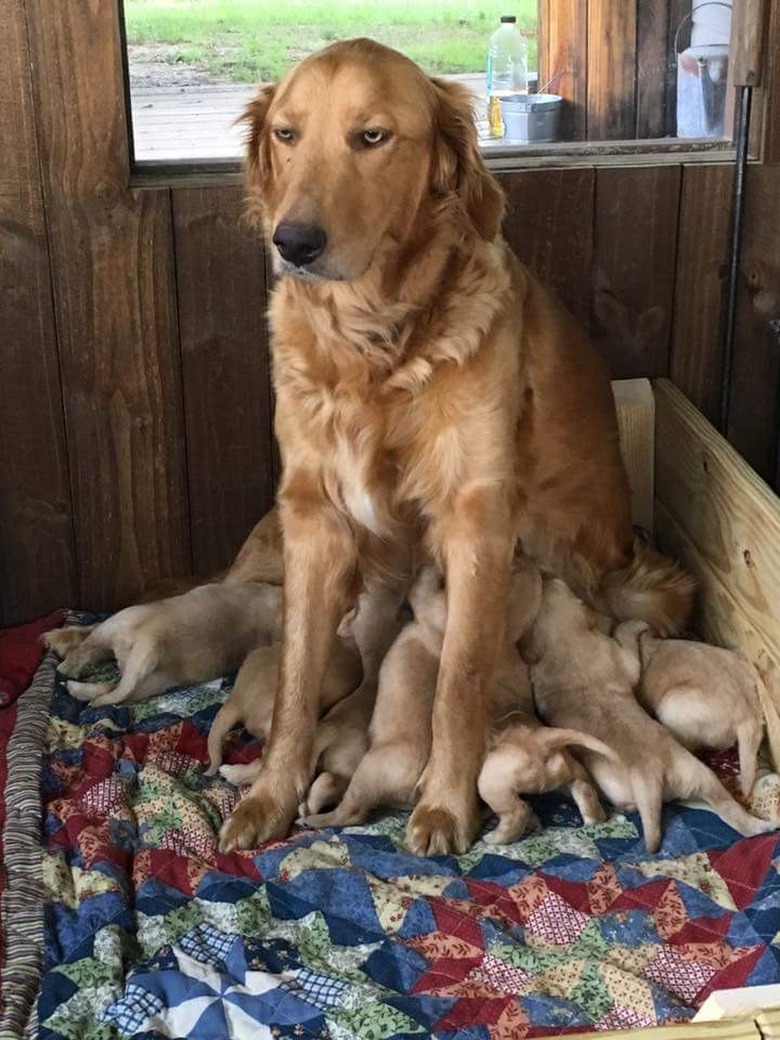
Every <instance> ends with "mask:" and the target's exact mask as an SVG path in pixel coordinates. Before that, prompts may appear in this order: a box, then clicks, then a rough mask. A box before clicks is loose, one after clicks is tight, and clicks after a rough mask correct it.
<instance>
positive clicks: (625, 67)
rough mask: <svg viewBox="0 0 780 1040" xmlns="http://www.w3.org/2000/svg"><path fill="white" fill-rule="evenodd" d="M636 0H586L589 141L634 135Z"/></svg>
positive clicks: (617, 138)
mask: <svg viewBox="0 0 780 1040" xmlns="http://www.w3.org/2000/svg"><path fill="white" fill-rule="evenodd" d="M636 42H637V4H636V0H588V140H590V141H613V140H621V139H625V138H632V137H634V136H635V134H636Z"/></svg>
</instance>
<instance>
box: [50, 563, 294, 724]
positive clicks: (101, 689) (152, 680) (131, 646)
mask: <svg viewBox="0 0 780 1040" xmlns="http://www.w3.org/2000/svg"><path fill="white" fill-rule="evenodd" d="M281 627H282V590H281V589H280V588H278V587H275V586H272V585H266V584H262V583H260V582H256V583H255V582H252V583H247V584H240V585H239V584H236V585H231V586H227V585H223V584H212V585H200V586H198V587H197V588H194V589H191V590H190V591H189V592H186V593H184V594H183V595H181V596H173V597H171V598H169V599H163V600H159V601H157V602H156V603H145V604H141V605H137V606H133V607H127V608H126V609H125V610H120V611H119V613H117V614H114V615H113V616H112V617H110V618H108V619H107V620H106V621H103V622H101V623H100V624H99V625H91V626H88V627H85V628H60V629H53V630H52V631H51V632H47V633H45V634H44V636H43V642H44V643H45V645H46V646H47V647H49V648H50V649H52V650H54V651H56V652H57V653H59V654H61V655H62V656H63V657H64V659H63V660H62V661H61V662H60V664H59V665H58V666H57V671H58V672H59V673H60V674H61V675H67V676H70V677H71V681H70V682H68V684H67V685H68V690H69V691H70V693H71V694H72V696H73V697H75V698H76V699H77V700H81V701H90V702H91V703H92V704H93V706H95V707H101V706H105V705H110V704H121V703H122V702H123V701H142V700H146V699H147V698H149V697H154V696H156V695H157V694H159V693H162V692H163V691H164V690H167V689H169V688H170V687H171V686H184V685H190V684H193V683H201V682H208V681H210V680H211V679H217V678H219V677H220V676H221V675H225V673H226V672H231V671H234V670H235V669H236V668H238V667H239V665H240V664H241V662H242V661H243V660H244V658H245V657H246V655H247V654H248V653H249V651H250V650H252V649H253V648H254V647H256V646H259V645H261V644H263V643H272V642H277V641H278V640H279V639H281V635H282V632H281ZM112 657H113V658H116V662H117V665H118V666H119V672H120V675H121V678H120V680H119V682H118V683H114V682H80V681H78V680H80V678H81V676H83V675H84V674H85V672H87V671H89V669H90V668H92V667H93V666H94V665H96V664H99V663H101V662H103V661H108V660H110V659H111V658H112Z"/></svg>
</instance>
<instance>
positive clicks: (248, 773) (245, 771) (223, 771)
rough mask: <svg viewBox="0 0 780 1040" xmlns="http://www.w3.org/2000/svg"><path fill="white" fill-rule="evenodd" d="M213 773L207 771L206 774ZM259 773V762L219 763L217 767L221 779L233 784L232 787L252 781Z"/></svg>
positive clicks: (211, 774) (212, 774)
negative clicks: (229, 764)
mask: <svg viewBox="0 0 780 1040" xmlns="http://www.w3.org/2000/svg"><path fill="white" fill-rule="evenodd" d="M215 773H216V769H215V770H214V773H208V774H206V775H207V776H208V775H210V776H214V774H215ZM259 774H260V763H259V762H247V763H245V764H239V765H235V766H228V765H221V766H220V767H219V775H220V776H221V777H222V778H223V780H227V782H228V783H229V784H233V786H234V787H240V786H241V785H242V784H251V783H253V782H254V781H255V780H256V779H257V777H258V776H259Z"/></svg>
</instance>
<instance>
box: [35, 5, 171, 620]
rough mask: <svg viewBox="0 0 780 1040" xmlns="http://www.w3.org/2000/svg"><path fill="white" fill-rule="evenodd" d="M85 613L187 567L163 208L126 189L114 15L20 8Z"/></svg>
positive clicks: (167, 217) (166, 200)
mask: <svg viewBox="0 0 780 1040" xmlns="http://www.w3.org/2000/svg"><path fill="white" fill-rule="evenodd" d="M27 10H28V23H29V31H30V39H31V46H32V52H33V61H34V63H35V65H36V67H37V70H38V75H37V78H36V90H37V108H38V114H39V119H38V122H39V134H40V146H41V162H42V169H43V185H44V192H45V196H46V203H47V210H48V213H49V215H50V216H49V232H50V242H51V259H52V271H53V277H54V301H55V308H56V316H57V327H58V332H59V340H60V353H61V358H62V373H63V391H64V399H65V418H66V430H67V438H68V452H69V461H70V472H71V479H72V487H73V498H74V513H75V526H76V542H77V547H78V557H79V573H80V580H81V598H82V606H84V607H88V608H96V609H110V608H114V607H116V606H119V605H121V604H124V603H126V602H128V601H130V600H132V599H133V598H135V597H136V596H137V595H138V593H139V592H140V590H141V589H142V588H143V587H144V586H145V585H146V584H148V583H150V582H152V581H155V580H157V579H159V578H162V577H167V576H169V575H172V574H180V573H186V572H188V571H189V570H191V555H190V538H189V517H188V509H187V487H186V472H185V449H184V422H183V416H182V399H181V371H180V364H179V348H178V329H177V322H176V300H175V287H174V278H173V250H172V233H171V212H170V196H169V192H168V191H167V190H164V189H163V190H154V191H151V190H150V191H130V190H128V188H127V187H126V185H127V179H128V175H129V170H128V159H127V139H126V131H127V127H126V122H125V120H126V116H125V103H124V96H123V90H122V77H121V66H120V50H119V39H118V34H117V22H116V16H117V10H116V5H115V4H114V3H100V4H98V3H94V2H90V0H71V2H69V3H68V4H67V5H63V6H61V7H58V11H57V17H56V18H53V17H52V14H51V8H50V5H49V4H48V3H47V2H46V0H28V3H27Z"/></svg>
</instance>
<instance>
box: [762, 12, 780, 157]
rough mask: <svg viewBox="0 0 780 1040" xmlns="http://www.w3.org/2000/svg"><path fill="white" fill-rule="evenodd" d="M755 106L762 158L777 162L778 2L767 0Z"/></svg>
mask: <svg viewBox="0 0 780 1040" xmlns="http://www.w3.org/2000/svg"><path fill="white" fill-rule="evenodd" d="M756 105H757V106H758V108H759V110H760V112H761V114H762V126H761V129H762V132H763V142H762V143H761V145H760V152H761V157H762V158H763V160H764V162H767V163H780V0H769V10H768V12H767V21H766V42H765V50H764V75H763V76H762V79H761V87H760V89H759V90H757V91H756Z"/></svg>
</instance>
